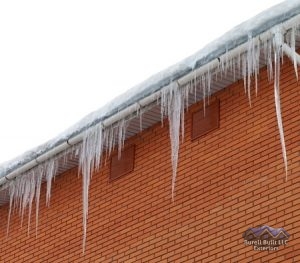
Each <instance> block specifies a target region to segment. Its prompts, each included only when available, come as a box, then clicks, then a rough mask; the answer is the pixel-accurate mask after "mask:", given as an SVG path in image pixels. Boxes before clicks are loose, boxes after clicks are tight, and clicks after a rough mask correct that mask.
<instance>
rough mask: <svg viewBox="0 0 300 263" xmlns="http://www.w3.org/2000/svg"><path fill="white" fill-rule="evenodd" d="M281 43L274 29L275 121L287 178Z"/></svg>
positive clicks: (279, 33)
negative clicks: (281, 84)
mask: <svg viewBox="0 0 300 263" xmlns="http://www.w3.org/2000/svg"><path fill="white" fill-rule="evenodd" d="M282 43H283V40H282V34H281V32H278V31H276V32H275V35H274V38H273V45H274V65H275V73H274V97H275V108H276V116H277V123H278V129H279V135H280V141H281V148H282V156H283V160H284V166H285V178H286V180H287V172H288V165H287V155H286V147H285V140H284V131H283V124H282V116H281V106H280V57H281V49H282V48H281V46H282Z"/></svg>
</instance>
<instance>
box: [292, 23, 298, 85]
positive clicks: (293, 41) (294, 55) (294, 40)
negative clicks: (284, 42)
mask: <svg viewBox="0 0 300 263" xmlns="http://www.w3.org/2000/svg"><path fill="white" fill-rule="evenodd" d="M295 34H296V28H295V26H294V27H292V30H291V40H290V41H291V44H290V45H291V48H292V50H293V62H294V69H295V74H296V78H297V81H298V68H297V59H296V39H295Z"/></svg>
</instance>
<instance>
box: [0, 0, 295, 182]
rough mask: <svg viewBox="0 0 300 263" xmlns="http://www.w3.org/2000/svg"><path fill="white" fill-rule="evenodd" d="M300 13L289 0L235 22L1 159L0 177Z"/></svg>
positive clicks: (292, 0)
mask: <svg viewBox="0 0 300 263" xmlns="http://www.w3.org/2000/svg"><path fill="white" fill-rule="evenodd" d="M299 13H300V2H299V1H298V0H289V1H285V2H283V3H281V4H278V5H276V6H274V7H272V8H269V9H267V10H265V11H264V12H262V13H260V14H258V15H257V16H255V17H253V18H252V19H250V20H248V21H246V22H244V23H242V24H240V25H238V26H236V27H235V28H233V29H232V30H230V31H228V32H227V33H225V34H224V35H223V36H221V37H220V38H218V39H216V40H215V41H213V42H211V43H210V44H208V45H207V46H205V47H204V48H203V49H201V50H200V51H198V52H196V53H195V54H193V55H192V56H190V57H188V58H186V59H184V60H183V61H181V62H179V63H178V64H175V65H173V66H171V67H169V68H167V69H166V70H164V71H161V72H159V73H157V74H155V75H153V76H152V77H150V78H149V79H147V80H145V81H144V82H142V83H140V84H138V85H137V86H135V87H133V88H131V89H129V90H128V91H126V92H125V93H123V94H121V95H120V96H118V97H116V98H115V99H114V100H112V101H111V102H109V103H108V104H106V105H105V106H104V107H102V108H100V109H99V110H97V111H95V112H92V113H90V114H89V115H87V116H86V117H85V118H83V119H82V120H80V121H79V122H77V123H76V124H75V125H73V126H72V127H70V128H69V129H67V130H66V131H65V132H63V133H61V134H59V135H58V136H57V137H55V138H53V139H51V140H49V141H48V142H46V143H44V144H42V145H40V146H38V147H36V148H33V149H31V150H29V151H28V152H25V153H24V154H22V155H20V156H18V157H16V158H15V159H13V160H10V161H8V162H5V163H2V164H1V166H0V178H1V177H4V176H5V175H6V174H8V173H10V172H11V171H13V170H15V169H17V168H19V167H20V166H22V165H24V164H26V163H28V162H29V161H31V160H33V159H35V158H37V157H38V156H40V155H42V154H45V153H47V152H48V151H49V150H51V149H53V148H55V147H57V146H59V145H60V144H61V143H62V142H65V141H67V140H68V139H70V138H72V137H74V136H76V135H78V134H79V133H81V132H83V131H85V130H87V129H88V128H89V127H92V126H94V125H95V124H97V123H99V122H101V121H103V120H105V119H107V118H109V117H111V116H112V115H114V114H116V113H118V112H119V111H121V110H123V109H125V108H126V107H128V106H130V105H132V104H133V103H135V102H137V101H139V100H140V99H142V98H145V97H147V96H149V95H150V94H152V93H154V92H156V91H158V90H161V89H162V88H163V87H165V86H167V85H168V84H170V83H171V82H172V81H174V80H177V79H179V78H181V77H183V76H185V75H186V74H188V73H190V72H192V71H193V70H195V69H198V68H201V67H202V66H204V65H206V64H207V63H209V62H211V61H213V60H214V59H216V58H218V57H220V56H221V55H223V54H225V53H226V52H228V51H230V50H232V49H234V48H236V47H237V46H239V45H241V44H243V43H246V42H247V41H248V39H249V36H251V37H255V36H257V35H259V34H261V33H263V32H265V31H267V30H268V29H270V28H271V27H273V26H275V25H277V24H281V23H283V22H285V21H287V20H289V19H290V18H292V17H293V16H295V15H297V14H299Z"/></svg>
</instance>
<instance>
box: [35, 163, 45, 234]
mask: <svg viewBox="0 0 300 263" xmlns="http://www.w3.org/2000/svg"><path fill="white" fill-rule="evenodd" d="M35 177H36V180H35V182H36V190H35V209H36V210H35V236H36V237H37V231H38V225H39V208H40V196H41V185H42V177H43V166H42V165H40V166H38V168H37V174H36V175H35Z"/></svg>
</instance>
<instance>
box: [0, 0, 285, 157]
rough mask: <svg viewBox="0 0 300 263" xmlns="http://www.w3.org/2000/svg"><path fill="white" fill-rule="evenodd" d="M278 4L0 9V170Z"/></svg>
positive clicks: (66, 4) (6, 4)
mask: <svg viewBox="0 0 300 263" xmlns="http://www.w3.org/2000/svg"><path fill="white" fill-rule="evenodd" d="M280 2H282V1H276V0H251V1H236V0H234V1H232V0H227V1H220V0H210V1H202V0H195V1H192V0H182V1H176V0H172V1H169V0H149V1H145V0H144V1H142V0H139V1H133V0H126V1H122V0H119V1H114V0H109V1H101V0H98V1H88V0H85V1H83V0H82V1H76V0H70V1H65V0H59V1H56V0H51V1H41V0H37V1H31V0H26V1H24V0H22V1H14V0H10V1H0V38H1V39H0V88H1V103H0V118H1V129H0V163H2V162H4V161H7V160H9V159H11V158H14V157H16V156H18V155H20V154H22V153H23V152H25V151H27V150H30V149H31V148H33V147H35V146H38V145H39V144H42V143H44V142H46V141H48V140H50V139H52V138H53V137H55V136H56V135H58V134H59V133H61V132H63V131H64V130H65V129H67V128H68V127H69V126H71V125H72V124H74V123H75V122H77V121H79V120H80V119H81V118H82V117H84V116H85V115H87V114H88V113H90V112H91V111H94V110H96V109H98V108H100V107H101V106H102V105H104V104H105V103H107V102H109V101H110V100H111V99H113V98H114V97H115V96H116V95H118V94H120V93H122V92H124V91H125V90H127V89H129V88H131V87H132V86H134V85H136V84H138V83H139V82H141V81H143V80H145V79H146V78H148V77H149V76H151V75H153V74H154V73H156V72H158V71H160V70H163V69H164V68H166V67H168V66H171V65H172V64H174V63H176V62H178V61H180V60H182V59H184V58H185V57H187V56H189V55H191V54H193V53H195V52H196V51H198V50H199V49H201V48H202V47H203V46H204V45H206V44H208V43H209V42H210V41H212V40H214V39H215V38H217V37H219V36H221V35H222V34H224V33H225V32H226V31H228V30H230V29H231V28H232V27H234V26H236V25H237V24H239V23H241V22H243V21H245V20H247V19H249V18H251V17H252V16H254V15H255V14H257V13H259V12H261V11H263V10H264V9H266V8H268V7H270V6H272V5H275V4H277V3H280Z"/></svg>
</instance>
